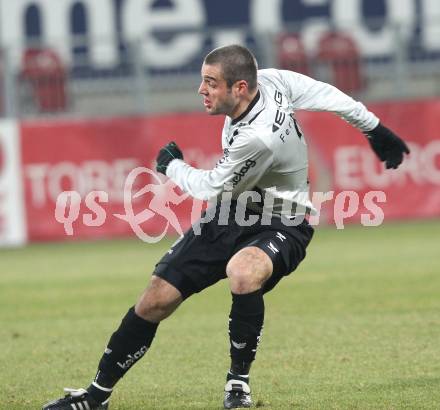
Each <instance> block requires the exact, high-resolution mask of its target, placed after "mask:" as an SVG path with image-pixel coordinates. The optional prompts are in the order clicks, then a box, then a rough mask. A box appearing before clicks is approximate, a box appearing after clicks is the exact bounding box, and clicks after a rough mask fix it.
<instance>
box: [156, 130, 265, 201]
mask: <svg viewBox="0 0 440 410" xmlns="http://www.w3.org/2000/svg"><path fill="white" fill-rule="evenodd" d="M175 148H177V150H178V152H177V150H175ZM179 153H180V154H179ZM170 154H171V155H170ZM164 158H165V161H164ZM165 163H166V166H164V164H165ZM271 163H272V152H271V151H270V150H269V149H268V148H267V146H266V145H265V144H264V143H263V142H261V141H260V140H259V139H258V138H255V137H252V136H249V135H240V136H239V137H237V138H236V140H235V141H234V143H233V145H232V146H231V147H230V148H229V150H228V154H227V155H225V156H223V158H222V159H221V160H220V161H219V162H218V163H217V165H216V166H215V168H213V169H211V170H203V169H197V168H194V167H192V166H190V165H189V164H187V163H186V162H185V161H183V155H182V153H181V152H180V150H179V149H178V147H177V146H176V145H174V147H173V148H172V149H171V150H170V147H169V144H168V145H166V146H165V147H164V148H162V149H161V150H160V152H159V155H158V158H157V164H158V165H157V171H158V172H161V173H163V174H165V175H167V176H168V177H169V178H170V179H172V180H173V182H174V183H175V184H176V185H177V186H179V188H181V189H182V190H183V191H185V192H187V193H189V194H190V195H191V196H193V197H194V198H197V199H202V200H209V199H211V198H215V197H218V196H219V195H221V194H222V192H224V191H225V190H228V191H231V192H232V194H233V196H238V194H239V193H241V192H243V191H246V190H247V189H251V188H253V187H254V186H255V185H256V184H257V182H258V180H259V179H260V178H261V176H262V175H263V174H264V172H265V171H266V170H267V168H268V167H269V166H270V165H271Z"/></svg>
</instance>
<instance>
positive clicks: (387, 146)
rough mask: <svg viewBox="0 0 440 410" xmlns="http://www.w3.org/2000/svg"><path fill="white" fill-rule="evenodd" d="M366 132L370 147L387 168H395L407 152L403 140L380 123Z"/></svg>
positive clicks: (407, 149)
mask: <svg viewBox="0 0 440 410" xmlns="http://www.w3.org/2000/svg"><path fill="white" fill-rule="evenodd" d="M366 134H367V137H368V142H369V143H370V145H371V148H372V149H373V151H374V152H375V153H376V155H377V156H378V157H379V159H380V160H381V161H383V162H385V166H386V167H387V168H388V169H389V168H394V169H396V168H397V167H398V166H399V165H400V164H401V163H402V161H403V154H404V153H406V154H409V148H408V146H407V145H406V144H405V142H404V141H403V140H402V139H401V138H399V137H398V136H397V135H396V134H394V132H393V131H391V130H389V129H388V128H387V127H384V126H383V125H382V124H380V123H379V125H378V126H377V127H376V128H374V129H373V130H371V131H368V132H367V133H366Z"/></svg>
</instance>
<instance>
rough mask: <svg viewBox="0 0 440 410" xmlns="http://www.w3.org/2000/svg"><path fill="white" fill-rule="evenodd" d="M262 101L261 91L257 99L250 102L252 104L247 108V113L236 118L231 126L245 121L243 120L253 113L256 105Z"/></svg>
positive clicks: (244, 112)
mask: <svg viewBox="0 0 440 410" xmlns="http://www.w3.org/2000/svg"><path fill="white" fill-rule="evenodd" d="M259 100H260V90H258V91H257V94H256V95H255V97H254V98H253V100H252V101H251V102H250V104H249V105H248V107H247V108H246V110H245V111H243V112H242V113H241V114H240V115H239V116H238V117H237V118H235V119H234V120H232V122H231V125H235V124H237V123H238V122H240V121H241V120H243V118H245V117H246V116H247V115H248V114H249V113H250V112H251V111H252V108H254V107H255V105H256V104H257V102H258V101H259Z"/></svg>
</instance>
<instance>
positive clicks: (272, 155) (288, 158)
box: [167, 69, 379, 217]
mask: <svg viewBox="0 0 440 410" xmlns="http://www.w3.org/2000/svg"><path fill="white" fill-rule="evenodd" d="M258 90H259V92H258V94H257V95H256V97H255V98H254V100H253V101H252V102H251V104H250V105H249V107H248V109H247V110H246V111H245V112H244V113H243V114H242V115H240V117H239V118H236V119H234V120H232V119H231V118H229V117H226V119H225V123H224V127H223V132H222V148H223V153H224V155H223V157H222V158H221V159H220V160H219V161H218V162H217V164H216V166H215V168H214V169H212V170H201V169H196V168H194V167H191V166H190V165H188V164H186V163H185V162H184V161H183V160H178V159H176V160H173V161H172V162H171V163H170V164H169V166H168V168H167V176H168V177H169V178H171V179H172V180H173V181H174V182H175V183H176V185H178V186H179V187H180V188H181V189H182V190H184V191H185V192H188V193H189V194H190V195H191V196H193V197H195V198H198V199H203V200H212V199H213V198H220V199H221V196H222V194H223V193H224V192H225V191H232V197H233V198H234V199H238V200H239V201H244V202H246V203H247V206H248V207H249V208H251V209H254V210H257V211H258V212H270V213H273V214H274V215H277V214H278V215H284V216H286V217H292V216H294V215H299V214H304V213H308V212H312V213H313V211H314V208H313V205H312V203H311V201H310V197H309V183H308V178H307V175H308V157H307V144H306V140H305V137H304V135H303V132H302V131H301V129H300V127H299V126H298V123H297V121H296V119H295V117H294V111H295V110H309V111H329V112H333V113H335V114H337V115H339V116H340V117H342V118H343V119H344V120H346V121H347V122H349V123H350V124H351V125H353V126H354V127H357V128H358V129H360V130H361V131H362V132H365V131H370V130H372V129H373V128H375V127H376V126H377V125H378V123H379V119H378V118H377V117H376V116H375V115H374V114H373V113H371V112H370V111H368V110H367V109H366V107H365V106H364V105H363V104H362V103H360V102H357V101H355V100H353V99H352V98H351V97H349V96H348V95H346V94H344V93H343V92H342V91H340V90H338V89H337V88H335V87H333V86H331V85H329V84H326V83H323V82H320V81H316V80H313V79H312V78H310V77H307V76H305V75H302V74H299V73H295V72H292V71H285V70H276V69H266V70H259V71H258ZM249 191H251V193H249ZM250 195H252V196H253V198H252V199H251V200H250V199H249V197H250Z"/></svg>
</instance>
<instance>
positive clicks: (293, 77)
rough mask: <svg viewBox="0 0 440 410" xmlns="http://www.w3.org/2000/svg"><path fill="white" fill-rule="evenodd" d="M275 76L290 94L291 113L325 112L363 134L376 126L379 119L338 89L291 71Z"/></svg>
mask: <svg viewBox="0 0 440 410" xmlns="http://www.w3.org/2000/svg"><path fill="white" fill-rule="evenodd" d="M278 72H279V74H280V75H281V77H282V79H283V82H284V84H285V86H286V88H287V91H288V94H290V97H291V102H292V104H293V108H294V109H298V110H309V111H329V112H332V113H334V114H336V115H339V116H340V117H341V118H343V119H344V120H345V121H347V122H348V123H349V124H351V125H352V126H353V127H356V128H359V129H360V130H361V131H363V132H366V131H371V130H372V129H373V128H375V127H376V126H377V125H378V124H379V119H378V118H377V117H376V116H375V115H374V114H373V113H372V112H370V111H368V110H367V108H366V107H365V105H363V104H362V103H361V102H359V101H355V100H354V99H353V98H351V97H350V96H348V95H347V94H345V93H343V92H342V91H341V90H339V89H338V88H336V87H334V86H332V85H330V84H327V83H324V82H322V81H317V80H314V79H313V78H310V77H308V76H306V75H303V74H300V73H295V72H293V71H287V70H279V71H278Z"/></svg>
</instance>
